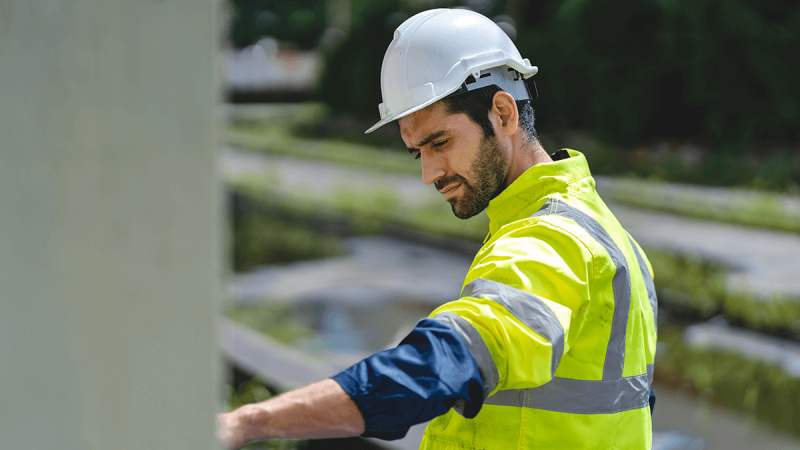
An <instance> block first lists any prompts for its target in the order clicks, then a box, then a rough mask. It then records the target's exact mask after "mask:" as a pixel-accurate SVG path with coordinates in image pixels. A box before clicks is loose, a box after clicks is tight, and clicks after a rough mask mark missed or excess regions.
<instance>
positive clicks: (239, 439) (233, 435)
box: [217, 411, 247, 450]
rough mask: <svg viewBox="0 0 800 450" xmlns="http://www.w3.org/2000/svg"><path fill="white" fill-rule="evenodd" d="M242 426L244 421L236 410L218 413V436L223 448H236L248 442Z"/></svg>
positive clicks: (232, 449) (233, 449)
mask: <svg viewBox="0 0 800 450" xmlns="http://www.w3.org/2000/svg"><path fill="white" fill-rule="evenodd" d="M242 428H243V427H242V422H241V421H240V420H239V418H238V416H237V415H236V414H235V411H231V412H229V413H224V414H217V437H218V438H219V441H220V443H222V445H223V448H225V449H230V450H236V449H237V448H240V447H241V446H243V445H244V444H246V443H247V439H246V438H245V437H244V431H243V429H242Z"/></svg>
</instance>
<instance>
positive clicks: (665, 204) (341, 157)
mask: <svg viewBox="0 0 800 450" xmlns="http://www.w3.org/2000/svg"><path fill="white" fill-rule="evenodd" d="M433 7H459V8H470V9H472V10H475V11H478V12H480V13H482V14H484V15H486V16H487V17H490V18H492V19H493V20H494V21H495V22H496V23H498V25H499V26H500V27H501V28H503V30H505V31H506V33H507V34H508V35H509V36H510V37H511V38H512V39H513V40H514V41H515V43H516V45H517V46H518V48H519V50H520V52H521V54H522V55H523V57H527V58H529V59H530V60H531V62H532V63H533V64H534V65H537V66H538V67H539V73H538V74H537V75H536V77H535V81H536V84H537V87H538V90H539V95H540V97H539V98H538V99H536V100H534V101H533V106H534V109H535V110H536V113H537V129H538V131H539V134H540V138H541V140H542V142H543V144H544V146H545V148H546V149H548V150H550V151H555V150H556V149H558V148H561V147H571V148H575V149H577V150H580V151H582V152H583V153H584V154H586V156H587V158H588V160H589V165H590V167H591V169H592V171H593V174H594V175H595V176H596V179H597V187H598V190H599V192H600V194H601V195H602V196H603V198H604V199H605V200H606V201H607V203H608V204H609V206H610V207H611V209H612V210H613V211H614V212H615V214H616V215H617V217H618V218H619V219H620V221H621V222H622V223H623V225H625V226H626V227H627V228H628V229H629V230H630V231H631V233H632V234H633V235H634V236H635V237H636V238H637V239H638V240H639V242H640V243H642V245H643V246H645V248H646V250H647V251H648V255H650V259H651V261H652V262H653V265H654V271H655V278H656V287H657V290H658V294H659V298H660V304H661V309H660V313H659V332H660V333H659V346H658V356H657V358H658V359H657V362H656V372H655V384H656V386H655V390H656V392H657V394H658V403H657V406H656V412H655V416H654V429H655V437H654V449H662V450H663V449H722V448H725V449H751V448H768V449H797V448H800V406H799V405H800V277H798V276H797V273H798V270H800V134H798V127H797V124H798V123H800V89H799V87H798V85H797V83H795V82H794V80H793V74H795V73H797V72H798V71H800V59H798V58H797V57H796V56H795V53H796V49H797V48H800V5H798V4H796V3H792V2H777V1H767V2H765V1H754V0H734V1H721V0H692V1H684V0H624V1H608V0H600V1H591V2H589V1H575V0H540V1H534V0H505V1H502V0H389V1H380V2H377V1H368V0H304V1H294V2H284V1H270V0H230V1H229V2H228V15H229V18H230V22H229V30H228V33H227V39H228V42H227V48H226V49H225V51H224V70H225V92H226V96H227V100H228V103H227V105H226V107H225V113H226V114H225V116H226V117H227V120H228V122H227V125H226V128H225V130H224V132H223V139H222V146H223V153H222V155H221V156H222V162H223V170H224V173H225V177H226V183H227V188H228V205H229V213H230V217H231V224H232V227H231V231H232V233H231V236H232V238H231V242H232V248H231V252H232V253H231V255H232V258H231V262H232V274H231V277H230V283H229V284H228V294H229V303H228V306H227V308H226V315H227V316H228V318H229V319H230V321H226V322H224V324H223V327H222V328H223V334H222V343H223V348H224V350H225V352H226V355H227V357H228V361H229V364H230V365H231V367H232V369H231V370H232V372H230V375H229V379H228V382H229V386H228V392H229V397H228V402H229V403H228V407H233V406H236V405H238V404H240V403H242V402H249V401H254V400H259V399H262V398H266V397H268V396H269V395H272V394H274V393H275V392H277V391H280V390H282V389H288V388H291V387H293V386H296V385H298V384H305V383H308V382H310V381H312V380H314V379H318V378H321V377H325V376H329V375H330V374H332V373H334V372H335V371H336V370H338V369H339V368H343V367H345V366H347V365H349V364H351V363H353V362H355V361H357V360H358V359H359V358H361V357H363V356H366V355H368V354H370V353H371V352H374V351H376V350H379V349H382V348H385V347H387V346H391V345H394V344H395V343H397V342H398V341H399V340H400V339H401V338H402V337H403V336H404V334H405V333H406V332H407V331H408V330H409V329H410V327H412V326H413V325H414V323H415V321H416V320H417V319H418V318H420V317H422V316H424V315H427V314H428V313H429V312H430V311H431V310H432V309H433V308H435V307H436V306H438V305H439V304H441V303H443V302H446V301H449V300H452V299H453V298H455V297H456V296H457V294H458V292H459V290H460V287H461V283H462V281H463V276H464V275H465V274H466V271H467V268H468V266H469V264H470V262H471V258H472V256H474V254H475V252H476V250H477V249H478V248H479V247H480V243H481V242H482V240H483V238H484V236H485V234H486V231H487V219H486V217H485V216H479V217H476V218H474V219H471V220H468V221H460V220H458V219H455V218H454V217H452V214H451V213H450V208H449V205H447V204H446V202H444V201H443V200H442V199H441V196H440V195H438V193H437V192H436V191H435V190H434V189H433V188H432V187H430V186H426V185H424V184H423V183H422V182H421V180H420V178H419V175H420V174H419V165H418V163H417V162H415V161H413V160H412V158H411V157H410V156H409V155H408V154H407V150H406V149H405V146H404V145H403V143H402V141H401V140H400V137H399V132H398V130H397V127H396V125H389V126H386V127H383V128H381V129H379V130H378V131H376V132H375V133H373V134H370V135H367V136H365V135H364V134H363V132H364V130H366V129H367V128H368V127H369V126H371V125H372V124H373V123H375V122H376V121H377V120H378V118H379V116H378V112H377V104H378V103H379V102H380V101H381V93H380V86H379V79H380V68H381V61H382V59H383V54H384V52H385V50H386V47H387V45H388V44H389V42H390V41H391V37H392V33H393V31H394V29H395V28H396V27H397V26H398V25H399V24H400V23H402V22H403V21H404V20H405V19H406V18H408V17H410V16H411V15H413V14H415V13H417V12H419V11H422V10H424V9H429V8H433ZM409 286H411V287H410V288H409ZM420 433H421V427H415V428H413V429H412V430H411V432H410V433H409V436H408V437H407V438H406V439H404V440H401V441H399V442H393V443H383V442H378V441H368V442H361V441H359V442H358V443H356V441H348V443H347V444H346V445H345V446H346V447H347V446H355V445H364V446H367V447H365V448H398V449H406V448H416V447H415V446H416V444H417V443H418V442H419V436H420ZM325 445H334V447H325ZM335 445H336V444H335V443H334V444H331V443H318V442H309V443H290V442H283V443H271V444H260V445H258V446H255V447H254V448H306V447H304V446H309V447H314V448H317V447H315V446H321V447H319V448H337V447H336V446H335ZM339 445H344V444H342V443H341V442H340V443H339Z"/></svg>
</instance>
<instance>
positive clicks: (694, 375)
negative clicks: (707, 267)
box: [655, 327, 800, 436]
mask: <svg viewBox="0 0 800 450" xmlns="http://www.w3.org/2000/svg"><path fill="white" fill-rule="evenodd" d="M659 342H660V343H663V344H666V345H664V346H663V350H662V351H660V353H659V355H658V358H659V359H658V362H657V364H656V371H655V383H657V384H660V385H673V386H675V387H681V388H685V387H687V386H686V384H687V383H688V385H689V386H688V387H689V389H690V390H691V391H692V392H694V393H695V394H696V395H699V396H701V397H703V398H705V399H707V400H708V401H710V402H713V403H717V404H720V405H723V406H725V407H728V408H731V409H734V410H738V411H742V412H746V413H749V414H753V415H754V416H755V417H756V419H757V420H759V421H762V422H764V423H767V424H769V425H771V426H773V427H774V428H776V429H778V430H780V431H784V432H786V433H790V434H793V435H795V436H800V402H798V401H797V399H798V398H800V379H797V378H792V377H791V376H789V375H788V374H787V373H786V372H785V371H784V370H783V369H782V368H780V367H776V366H773V365H770V364H765V363H761V362H757V361H751V360H749V359H746V358H743V357H741V356H739V355H737V354H733V353H726V352H720V351H714V350H710V349H706V348H702V347H690V346H688V345H686V344H685V343H684V342H683V330H682V329H680V328H677V327H662V328H661V329H660V330H659ZM659 348H662V347H659Z"/></svg>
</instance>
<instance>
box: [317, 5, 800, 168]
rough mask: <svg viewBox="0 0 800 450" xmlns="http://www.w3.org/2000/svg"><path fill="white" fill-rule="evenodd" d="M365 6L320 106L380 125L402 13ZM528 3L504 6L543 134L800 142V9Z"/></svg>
mask: <svg viewBox="0 0 800 450" xmlns="http://www.w3.org/2000/svg"><path fill="white" fill-rule="evenodd" d="M362 3H363V5H362V6H360V7H359V8H356V7H354V10H356V9H357V10H358V14H356V18H355V19H354V22H353V28H352V32H351V34H350V35H349V36H348V38H347V40H346V42H344V43H343V45H341V46H340V47H339V48H338V49H337V50H336V51H335V53H333V54H331V55H329V59H328V61H327V69H326V73H325V77H324V80H323V82H322V86H323V88H322V90H321V93H320V95H321V99H322V100H324V101H325V102H328V103H330V104H331V105H332V106H333V107H334V110H335V111H337V112H344V111H347V112H352V113H358V114H364V115H369V116H371V117H376V118H377V114H376V105H377V104H378V103H380V101H381V100H380V99H381V93H380V87H379V77H380V68H381V62H382V58H383V55H384V53H385V51H386V48H387V46H388V44H389V42H391V36H392V31H393V29H394V27H395V26H396V25H397V24H396V23H393V22H392V20H390V18H392V17H396V16H397V14H395V13H397V12H398V10H401V9H402V8H401V7H400V5H399V4H398V1H397V0H393V1H390V2H369V3H367V2H362ZM453 3H454V5H455V4H456V3H459V2H453ZM521 3H523V2H507V3H504V4H507V5H514V6H513V7H514V10H509V11H507V12H508V13H510V14H511V15H512V16H515V19H517V23H518V25H519V26H518V38H517V40H516V42H515V43H516V45H517V47H518V48H519V50H520V53H521V54H522V55H523V56H524V57H527V58H529V59H530V60H531V62H532V63H533V64H535V65H537V66H539V68H540V73H539V74H537V75H536V77H535V80H536V82H537V85H538V87H539V92H540V95H541V97H540V98H539V99H537V100H535V101H534V108H535V109H536V110H537V112H538V113H539V114H538V116H537V119H538V120H539V124H540V125H539V126H540V128H541V129H542V130H553V129H565V128H566V129H586V130H590V131H592V132H593V133H594V134H595V135H596V136H599V137H600V138H601V139H602V140H603V141H604V142H608V143H614V144H623V145H630V144H634V143H641V142H644V141H648V140H650V139H653V138H655V137H664V138H670V139H672V138H678V139H687V138H703V139H708V140H710V142H711V144H712V145H713V146H714V147H718V148H720V149H721V150H723V151H724V152H729V153H730V154H737V153H739V151H741V149H742V148H744V147H745V146H746V145H747V144H748V143H751V142H760V141H762V140H782V141H793V142H797V141H799V140H800V128H798V127H797V126H796V124H797V123H798V122H800V85H798V83H796V82H795V80H794V77H793V74H796V73H798V72H800V58H797V57H796V55H795V53H796V49H797V48H800V3H797V2H780V1H777V0H769V1H762V0H666V1H653V0H592V1H587V0H549V1H542V2H535V4H533V3H534V2H530V3H532V4H527V2H526V4H521ZM359 4H361V3H359ZM498 4H500V3H498ZM414 12H416V11H411V10H407V11H404V13H405V14H406V15H411V14H413V13H414ZM500 12H502V11H500V10H497V11H493V12H492V14H494V13H500ZM392 14H395V15H394V16H393V15H392ZM599 18H601V19H599ZM546 133H547V131H545V134H546ZM723 156H726V155H725V153H723ZM724 159H727V158H723V160H724ZM725 173H734V172H730V171H726V172H725ZM767 176H780V175H779V174H774V175H770V174H767ZM794 180H795V183H797V184H800V181H798V180H800V177H798V176H797V175H795V178H794Z"/></svg>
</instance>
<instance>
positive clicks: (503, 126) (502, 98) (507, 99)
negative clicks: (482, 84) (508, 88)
mask: <svg viewBox="0 0 800 450" xmlns="http://www.w3.org/2000/svg"><path fill="white" fill-rule="evenodd" d="M491 112H492V113H494V114H496V120H495V123H494V126H495V130H496V132H497V133H498V134H503V135H505V136H511V135H513V134H514V133H516V132H517V128H518V127H519V111H518V110H517V102H515V101H514V97H512V96H511V94H509V93H508V92H505V91H498V92H496V93H495V94H494V98H493V99H492V110H491Z"/></svg>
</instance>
